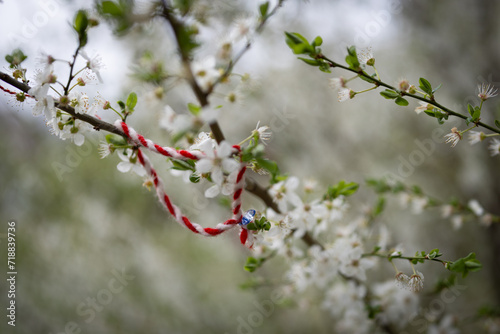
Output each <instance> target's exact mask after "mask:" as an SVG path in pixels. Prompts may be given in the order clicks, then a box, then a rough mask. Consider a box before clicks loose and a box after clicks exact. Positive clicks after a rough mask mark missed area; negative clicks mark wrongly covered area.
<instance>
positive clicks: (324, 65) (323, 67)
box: [319, 61, 332, 73]
mask: <svg viewBox="0 0 500 334" xmlns="http://www.w3.org/2000/svg"><path fill="white" fill-rule="evenodd" d="M319 70H320V71H321V72H325V73H332V71H331V70H330V65H329V64H328V63H327V62H324V61H322V62H321V65H319Z"/></svg>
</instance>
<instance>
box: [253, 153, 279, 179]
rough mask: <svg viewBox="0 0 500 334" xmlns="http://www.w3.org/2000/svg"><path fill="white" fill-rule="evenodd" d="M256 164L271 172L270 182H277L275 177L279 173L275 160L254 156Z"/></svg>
mask: <svg viewBox="0 0 500 334" xmlns="http://www.w3.org/2000/svg"><path fill="white" fill-rule="evenodd" d="M255 160H256V161H257V164H258V166H259V167H261V168H264V169H265V170H267V171H268V172H269V173H270V174H271V183H272V184H274V183H277V182H278V181H277V179H276V178H277V177H278V175H279V173H280V170H279V168H278V164H277V163H276V162H275V161H272V160H268V159H264V158H256V159H255Z"/></svg>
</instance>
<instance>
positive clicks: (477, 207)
mask: <svg viewBox="0 0 500 334" xmlns="http://www.w3.org/2000/svg"><path fill="white" fill-rule="evenodd" d="M467 206H468V207H469V209H471V210H472V212H474V214H475V215H476V216H478V217H479V216H482V215H483V214H484V209H483V207H482V206H481V204H479V202H478V201H477V200H475V199H471V200H470V201H469V203H468V204H467Z"/></svg>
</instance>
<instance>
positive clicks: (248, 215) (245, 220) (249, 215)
mask: <svg viewBox="0 0 500 334" xmlns="http://www.w3.org/2000/svg"><path fill="white" fill-rule="evenodd" d="M254 217H255V210H253V209H252V210H248V211H247V212H245V214H244V215H243V218H242V219H241V223H240V224H241V225H248V224H250V223H251V222H252V220H253V218H254Z"/></svg>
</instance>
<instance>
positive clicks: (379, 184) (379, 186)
mask: <svg viewBox="0 0 500 334" xmlns="http://www.w3.org/2000/svg"><path fill="white" fill-rule="evenodd" d="M366 185H368V186H369V187H372V188H374V191H375V192H376V193H378V194H380V193H385V192H388V191H390V190H391V187H390V186H389V185H388V184H387V183H386V182H385V181H384V180H377V179H367V180H366Z"/></svg>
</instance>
